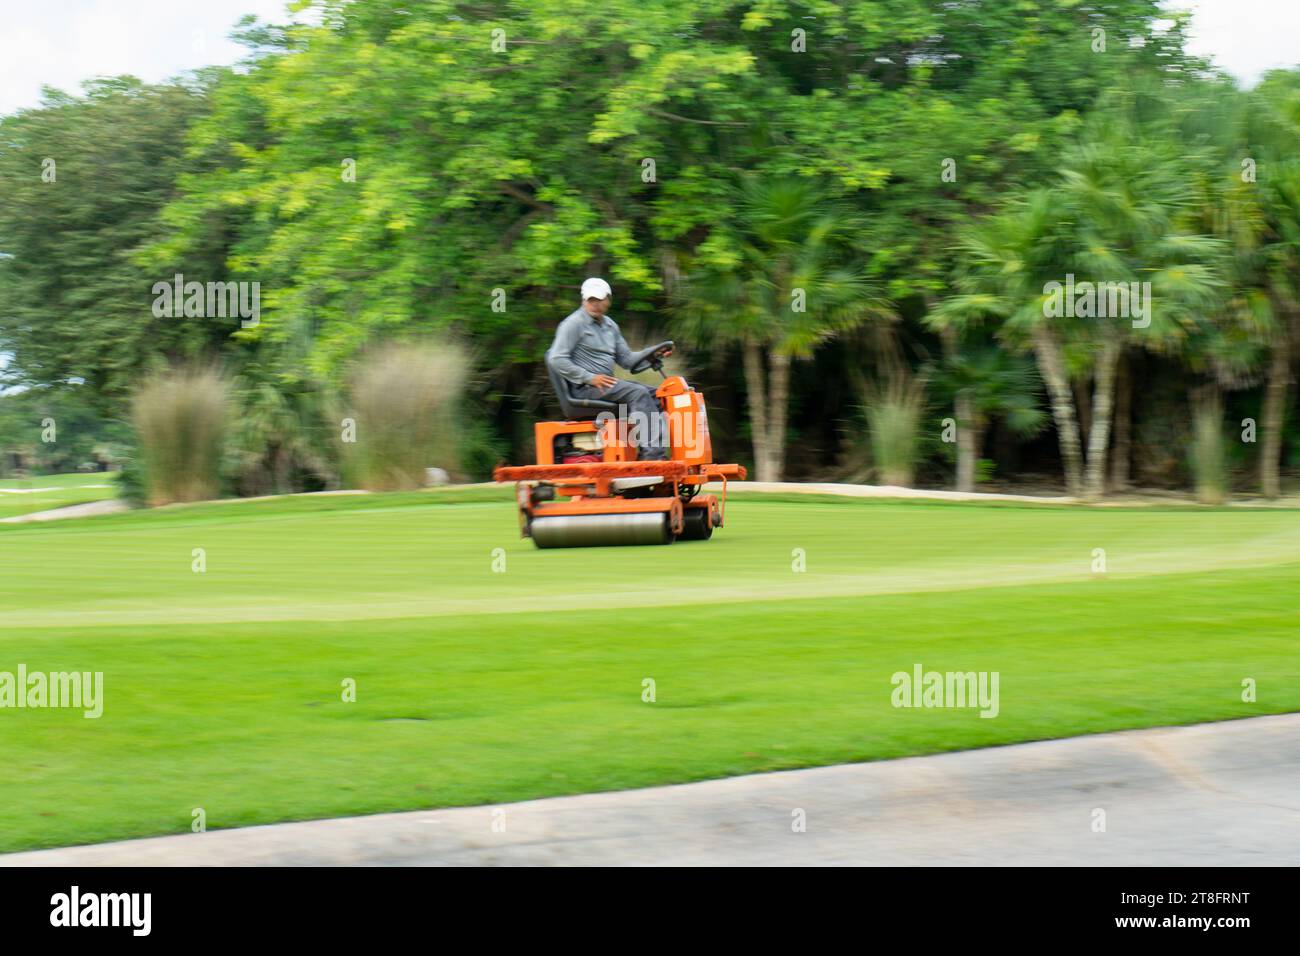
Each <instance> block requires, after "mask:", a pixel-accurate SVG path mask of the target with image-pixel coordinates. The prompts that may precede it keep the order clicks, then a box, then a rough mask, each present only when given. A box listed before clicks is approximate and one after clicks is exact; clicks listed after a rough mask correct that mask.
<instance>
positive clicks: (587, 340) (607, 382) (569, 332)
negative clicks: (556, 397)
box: [550, 278, 668, 461]
mask: <svg viewBox="0 0 1300 956" xmlns="http://www.w3.org/2000/svg"><path fill="white" fill-rule="evenodd" d="M611 298H612V293H611V292H610V288H609V283H608V282H606V281H605V280H604V279H597V278H591V279H588V280H587V281H586V282H584V283H583V284H582V305H581V306H579V307H578V309H577V311H576V312H574V313H573V314H572V315H570V316H568V317H567V318H566V319H565V320H564V321H563V322H561V323H560V327H559V328H558V329H556V330H555V344H553V345H552V346H551V351H550V360H551V366H552V367H553V368H554V369H555V370H556V371H557V372H559V373H560V374H561V375H562V376H564V378H565V379H567V380H568V382H569V383H570V384H571V385H572V386H573V394H574V396H575V397H577V398H599V399H602V400H604V401H607V402H613V403H614V404H616V405H618V406H619V417H620V418H626V417H627V415H628V412H629V411H630V412H631V413H633V416H634V417H633V423H634V424H635V425H639V426H640V427H636V428H634V429H633V431H632V437H633V438H636V439H638V442H637V444H638V452H637V457H638V458H640V459H641V460H642V461H664V460H666V459H667V457H668V451H667V449H666V448H665V447H664V445H663V442H664V439H665V438H666V437H667V434H668V433H667V426H666V424H665V422H664V419H663V412H662V410H661V409H660V407H659V399H657V398H656V397H655V390H654V389H653V388H651V387H650V386H649V385H643V384H641V383H640V382H625V381H620V380H619V379H617V378H615V377H614V365H615V363H617V364H618V365H620V366H622V367H623V368H626V369H630V368H631V367H632V366H633V365H635V364H636V363H637V362H639V361H640V360H641V359H643V358H644V357H645V356H646V354H647V353H646V352H644V351H643V352H633V351H632V350H631V349H629V348H628V347H627V341H626V340H625V339H624V338H623V333H622V332H620V331H619V330H618V326H617V325H616V324H615V323H614V320H613V319H611V318H610V317H609V315H608V314H607V313H608V312H609V303H610V299H611ZM664 354H665V355H667V354H668V353H667V352H665V353H664Z"/></svg>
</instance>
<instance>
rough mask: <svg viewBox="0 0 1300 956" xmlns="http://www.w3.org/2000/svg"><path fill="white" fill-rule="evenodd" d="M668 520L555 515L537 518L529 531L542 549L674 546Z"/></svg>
mask: <svg viewBox="0 0 1300 956" xmlns="http://www.w3.org/2000/svg"><path fill="white" fill-rule="evenodd" d="M668 520H669V519H668V516H667V515H665V514H664V513H662V512H640V513H634V514H599V515H554V516H551V517H545V518H534V519H533V521H532V524H531V526H530V527H531V532H532V536H533V544H535V545H537V547H539V548H587V547H604V546H618V545H637V544H671V543H672V541H673V535H672V532H671V531H670V530H669V524H668Z"/></svg>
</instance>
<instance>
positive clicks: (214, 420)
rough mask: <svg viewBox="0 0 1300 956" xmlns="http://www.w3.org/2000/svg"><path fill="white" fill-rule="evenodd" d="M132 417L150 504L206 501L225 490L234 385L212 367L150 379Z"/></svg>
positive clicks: (134, 404)
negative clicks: (223, 464)
mask: <svg viewBox="0 0 1300 956" xmlns="http://www.w3.org/2000/svg"><path fill="white" fill-rule="evenodd" d="M131 414H132V419H133V421H134V423H135V430H136V440H137V444H138V446H139V449H140V458H141V466H142V468H143V470H144V476H145V487H146V489H147V490H146V494H145V499H146V501H147V503H148V504H150V505H162V504H170V503H171V502H177V501H203V500H205V499H208V498H215V497H217V496H218V495H219V494H220V491H221V461H222V457H223V454H224V450H225V441H226V437H227V433H228V431H229V428H230V419H231V408H230V384H229V382H228V381H227V380H226V379H225V378H224V377H223V376H222V375H221V374H220V373H219V372H217V371H215V370H213V369H210V368H181V369H175V370H171V371H167V372H163V373H161V374H159V375H156V376H154V377H153V378H151V379H149V380H148V381H146V382H145V383H144V384H143V385H141V386H140V389H139V390H138V391H137V392H136V394H135V396H134V398H133V399H132V405H131Z"/></svg>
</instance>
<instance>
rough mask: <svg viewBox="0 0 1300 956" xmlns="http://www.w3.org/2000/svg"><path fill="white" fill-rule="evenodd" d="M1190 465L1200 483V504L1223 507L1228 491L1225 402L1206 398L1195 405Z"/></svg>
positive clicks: (1198, 488) (1198, 492)
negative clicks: (1224, 434)
mask: <svg viewBox="0 0 1300 956" xmlns="http://www.w3.org/2000/svg"><path fill="white" fill-rule="evenodd" d="M1188 461H1189V464H1190V465H1191V469H1192V477H1193V479H1194V480H1195V482H1196V498H1197V500H1198V501H1200V502H1202V503H1203V504H1207V505H1217V504H1222V503H1223V500H1224V496H1225V494H1226V492H1227V489H1228V460H1227V449H1226V447H1225V444H1224V440H1223V401H1222V399H1220V398H1217V397H1212V398H1206V399H1202V400H1199V401H1197V402H1196V403H1195V404H1194V406H1193V408H1192V441H1191V445H1190V446H1189V448H1188Z"/></svg>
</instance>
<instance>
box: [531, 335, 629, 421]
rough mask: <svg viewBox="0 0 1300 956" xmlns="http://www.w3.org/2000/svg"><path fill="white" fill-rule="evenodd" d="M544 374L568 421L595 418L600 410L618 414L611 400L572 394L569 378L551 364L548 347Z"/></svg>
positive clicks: (616, 407)
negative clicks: (579, 396) (580, 396)
mask: <svg viewBox="0 0 1300 956" xmlns="http://www.w3.org/2000/svg"><path fill="white" fill-rule="evenodd" d="M546 374H547V375H549V376H550V379H551V387H552V388H553V389H555V397H556V398H558V399H559V400H560V411H561V412H562V413H563V415H564V417H565V418H566V419H568V420H569V421H571V422H580V421H586V420H587V419H589V418H595V417H596V416H597V415H599V414H600V413H601V412H613V413H614V414H616V415H617V414H618V406H617V405H615V404H614V403H613V402H607V401H604V400H603V399H599V398H578V397H577V396H576V395H574V394H573V392H572V388H573V386H572V385H571V384H570V382H569V380H568V379H567V378H565V377H564V376H563V375H561V374H560V373H559V372H558V371H557V370H556V368H555V366H554V365H552V364H551V351H550V349H547V350H546Z"/></svg>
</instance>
